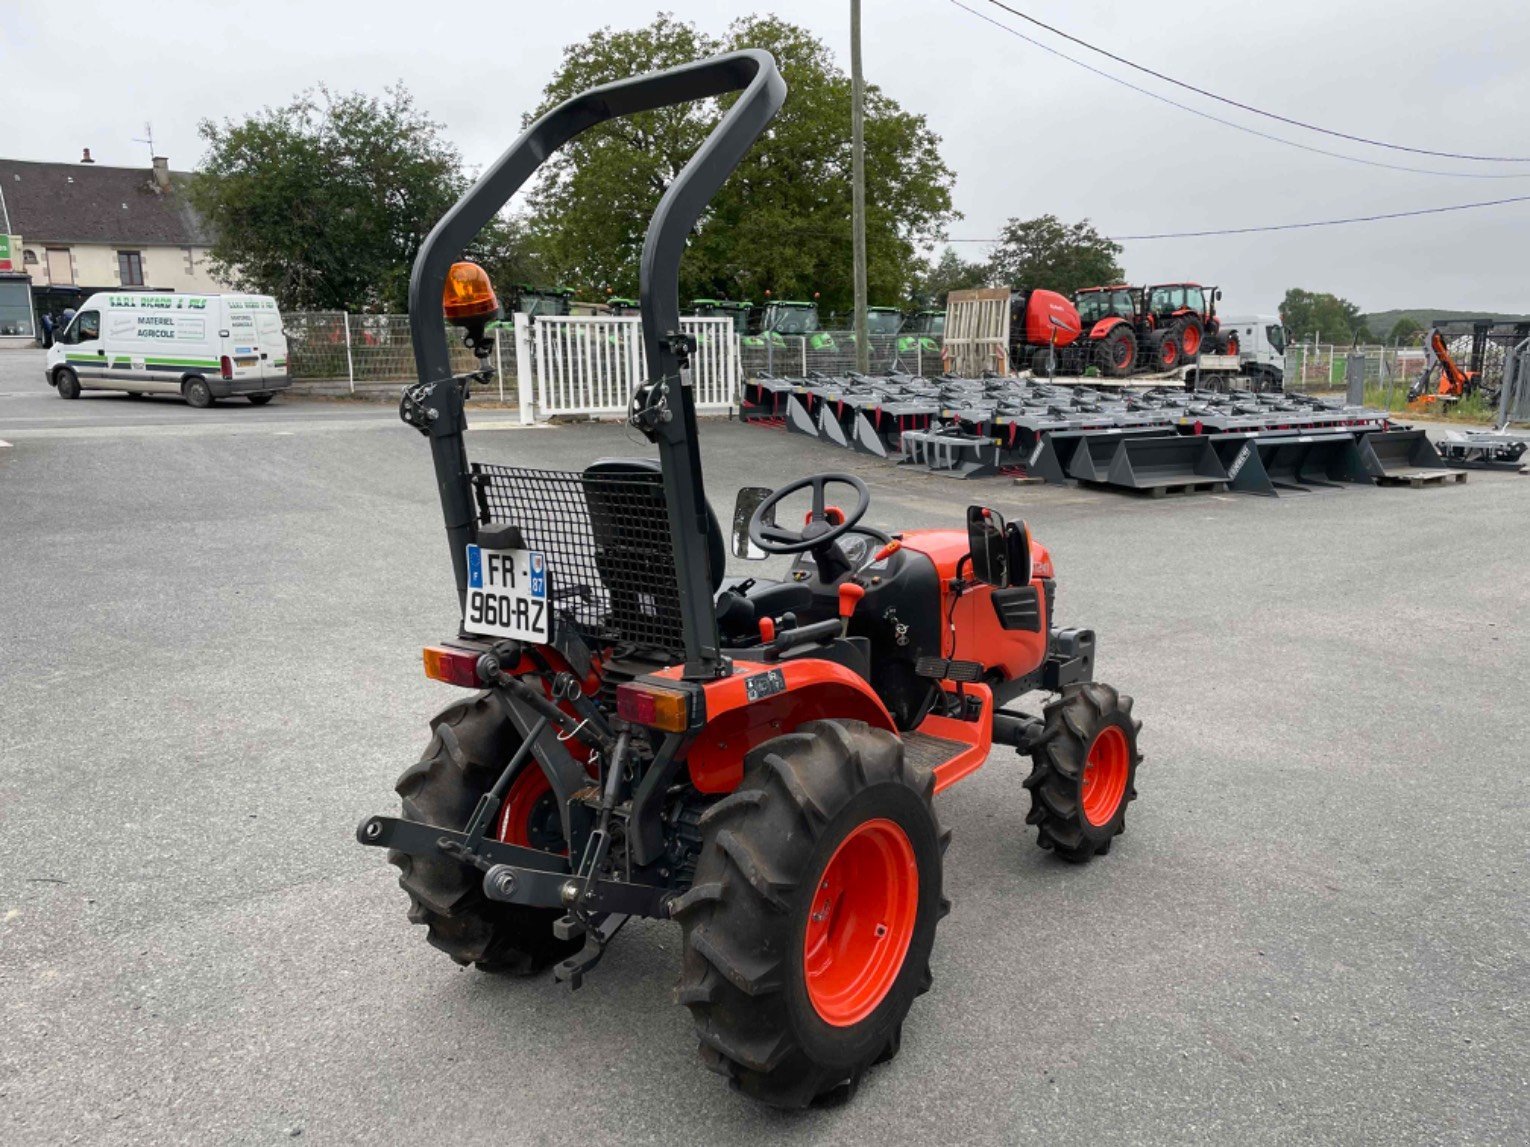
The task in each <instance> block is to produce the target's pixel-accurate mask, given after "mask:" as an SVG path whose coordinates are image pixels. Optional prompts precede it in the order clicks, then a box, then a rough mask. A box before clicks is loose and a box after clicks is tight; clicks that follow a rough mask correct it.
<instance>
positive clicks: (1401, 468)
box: [1360, 430, 1449, 482]
mask: <svg viewBox="0 0 1530 1147" xmlns="http://www.w3.org/2000/svg"><path fill="white" fill-rule="evenodd" d="M1360 461H1361V465H1363V466H1364V467H1365V472H1366V473H1367V474H1369V475H1370V476H1371V477H1372V478H1374V479H1376V481H1378V482H1389V481H1401V480H1410V479H1413V478H1424V477H1428V476H1431V475H1433V474H1435V473H1439V472H1445V473H1449V470H1448V469H1447V467H1446V465H1445V460H1444V459H1443V458H1441V457H1440V452H1439V451H1438V450H1436V449H1435V448H1434V443H1433V442H1430V441H1429V436H1428V435H1427V434H1425V433H1424V432H1423V431H1422V430H1373V431H1371V432H1370V433H1368V434H1363V435H1361V436H1360Z"/></svg>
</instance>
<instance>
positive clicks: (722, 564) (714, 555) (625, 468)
mask: <svg viewBox="0 0 1530 1147" xmlns="http://www.w3.org/2000/svg"><path fill="white" fill-rule="evenodd" d="M584 473H585V476H586V477H608V478H620V477H622V476H623V475H627V474H660V473H662V471H661V469H660V467H659V460H658V459H657V458H601V459H599V460H598V461H596V462H592V463H590V465H588V466H586V467H585V468H584ZM592 489H594V490H596V493H595V496H594V498H593V499H591V496H590V491H591V490H592ZM585 497H586V499H587V500H589V501H590V521H591V525H592V526H596V529H597V532H598V531H599V529H600V528H601V527H600V526H598V525H596V523H595V516H596V514H597V513H601V514H602V515H603V517H607V518H608V520H607V521H606V522H605V525H606V526H607V527H608V528H614V529H615V531H616V532H617V533H618V534H619V533H620V532H621V524H622V518H623V517H624V516H625V515H626V513H627V510H625V509H621V508H619V507H617V506H614V505H610V504H609V503H608V502H607V500H606V499H603V498H602V497H601V493H600V490H599V484H598V483H594V484H590V485H587V486H586V493H585ZM652 499H653V500H652V504H651V506H650V507H648V508H649V509H651V510H652V512H654V513H656V514H658V513H663V514H665V515H666V516H665V518H664V521H665V523H666V524H667V523H668V521H669V519H668V516H667V515H668V505H667V503H666V502H665V500H664V487H663V486H662V485H660V484H658V483H655V484H654V487H653V495H652ZM603 502H605V503H606V504H605V505H604V506H603V508H602V509H597V503H603ZM670 554H671V551H669V550H666V551H665V561H672V558H671V557H670ZM727 565H728V543H727V541H726V540H725V539H724V538H723V532H722V526H721V525H719V524H718V521H717V515H716V514H715V513H713V511H712V503H711V502H708V503H707V568H708V570H709V572H710V573H711V577H712V592H713V593H716V592H717V591H718V590H719V589H721V588H722V583H723V578H724V576H726V573H727Z"/></svg>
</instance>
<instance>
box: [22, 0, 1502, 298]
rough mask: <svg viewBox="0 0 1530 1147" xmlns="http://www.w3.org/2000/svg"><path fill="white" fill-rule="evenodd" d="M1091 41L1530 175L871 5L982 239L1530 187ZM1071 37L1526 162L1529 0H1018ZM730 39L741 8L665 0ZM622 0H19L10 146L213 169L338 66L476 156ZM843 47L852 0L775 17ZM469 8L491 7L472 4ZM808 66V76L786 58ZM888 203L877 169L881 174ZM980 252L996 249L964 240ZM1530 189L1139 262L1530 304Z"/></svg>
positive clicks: (1342, 289) (1128, 229)
mask: <svg viewBox="0 0 1530 1147" xmlns="http://www.w3.org/2000/svg"><path fill="white" fill-rule="evenodd" d="M965 2H966V3H968V4H969V5H970V6H972V7H975V8H983V9H986V10H988V11H989V12H990V14H991V15H993V16H994V17H996V18H998V19H1000V20H1003V21H1005V22H1007V23H1009V24H1011V25H1012V26H1016V27H1019V28H1021V29H1022V30H1025V31H1026V32H1027V33H1028V34H1032V35H1036V36H1037V37H1038V38H1041V39H1043V40H1048V41H1049V42H1051V43H1054V44H1056V46H1058V47H1059V48H1061V49H1063V50H1066V51H1068V52H1069V53H1070V54H1074V55H1080V56H1084V58H1087V59H1089V62H1090V63H1092V64H1096V65H1097V66H1099V67H1101V68H1103V69H1105V70H1109V71H1112V72H1113V73H1114V74H1117V75H1121V76H1123V77H1126V78H1128V79H1131V80H1132V82H1140V83H1142V84H1143V85H1145V86H1151V87H1154V88H1155V89H1156V90H1160V91H1162V92H1164V93H1165V94H1168V95H1171V96H1172V97H1174V98H1176V99H1180V100H1181V101H1182V102H1188V103H1191V104H1193V105H1194V106H1197V107H1201V108H1204V109H1206V110H1208V111H1211V112H1214V113H1215V114H1219V115H1225V117H1226V118H1231V119H1236V120H1238V121H1240V122H1243V123H1247V124H1250V125H1252V126H1255V127H1259V128H1261V129H1263V130H1267V131H1270V132H1272V133H1274V134H1283V135H1287V136H1289V137H1290V138H1295V139H1299V140H1301V141H1302V142H1304V143H1308V144H1311V145H1315V146H1319V147H1325V148H1330V149H1332V150H1336V151H1346V152H1350V153H1352V154H1361V155H1364V156H1366V157H1367V158H1372V159H1378V160H1383V161H1388V162H1399V163H1403V164H1405V165H1410V166H1419V167H1431V166H1433V167H1438V168H1441V169H1447V170H1458V171H1459V170H1474V171H1491V172H1500V171H1505V170H1507V171H1511V172H1523V173H1524V175H1525V177H1524V178H1514V179H1468V178H1439V177H1430V176H1424V175H1413V174H1407V173H1402V172H1393V171H1383V170H1377V169H1373V168H1367V167H1362V166H1359V165H1356V164H1351V163H1345V162H1342V161H1339V160H1335V159H1328V158H1325V157H1323V156H1317V155H1311V154H1307V153H1304V152H1300V151H1297V150H1294V149H1291V148H1287V147H1282V146H1280V145H1278V144H1275V143H1270V142H1267V141H1264V140H1260V139H1256V138H1253V137H1251V136H1248V135H1245V134H1243V133H1241V132H1237V131H1234V130H1231V129H1229V128H1226V127H1223V126H1220V125H1218V124H1215V123H1210V122H1207V121H1205V120H1202V119H1198V118H1196V117H1194V116H1191V115H1188V114H1186V113H1184V112H1180V111H1176V110H1174V109H1172V108H1168V107H1165V106H1164V105H1162V104H1159V103H1156V102H1155V101H1153V100H1150V99H1148V98H1146V97H1144V96H1141V95H1138V94H1136V93H1134V92H1130V91H1128V90H1126V89H1124V88H1121V87H1119V86H1117V85H1115V84H1112V83H1110V82H1109V81H1107V80H1104V79H1101V78H1099V77H1098V76H1094V75H1091V74H1089V73H1087V72H1084V71H1082V70H1081V69H1078V68H1075V67H1074V66H1072V65H1070V64H1067V63H1065V62H1063V61H1061V60H1058V59H1056V58H1055V57H1053V56H1050V55H1048V54H1046V53H1045V52H1042V51H1041V50H1039V49H1037V48H1035V47H1032V46H1030V45H1029V44H1026V43H1024V42H1022V41H1020V40H1018V39H1015V38H1014V37H1012V36H1009V35H1007V34H1005V33H1003V32H1000V31H998V30H997V29H995V28H993V27H992V26H991V25H988V24H984V23H982V22H980V21H978V20H977V19H975V18H974V17H972V16H970V15H968V14H967V13H965V12H963V11H961V10H959V9H957V8H955V7H953V6H952V5H951V4H950V3H949V2H948V0H864V5H863V7H864V39H865V66H866V72H867V77H868V79H869V80H871V81H872V82H875V83H877V84H879V85H881V87H882V88H884V89H885V90H886V91H887V92H888V93H889V94H890V95H892V96H893V97H894V98H895V99H897V100H898V101H899V102H900V103H901V104H902V105H903V106H904V107H905V108H908V109H910V110H914V111H920V112H923V113H924V114H925V115H927V116H928V117H929V121H930V124H931V126H932V127H933V128H934V129H935V131H937V132H938V133H939V134H940V135H941V136H942V137H943V139H944V154H945V157H946V161H947V163H948V164H949V165H950V166H951V167H952V169H953V170H954V171H955V172H956V176H957V184H956V192H955V200H956V206H957V208H958V209H959V210H960V211H962V212H963V214H964V215H965V218H964V219H961V220H958V221H956V222H955V223H953V224H952V227H951V234H952V236H953V237H978V238H982V237H988V236H992V235H993V234H995V233H996V230H997V228H998V226H999V225H1000V224H1001V223H1002V222H1003V220H1004V219H1005V218H1007V217H1009V216H1021V217H1029V216H1034V215H1040V214H1044V213H1047V212H1052V213H1055V214H1057V215H1059V216H1061V217H1062V218H1063V219H1065V220H1073V219H1076V218H1080V217H1083V216H1088V217H1089V218H1091V219H1093V220H1094V221H1095V223H1096V224H1097V225H1098V226H1099V227H1100V228H1101V230H1103V231H1105V232H1107V233H1113V234H1123V235H1124V234H1139V233H1147V232H1156V231H1182V230H1196V229H1202V228H1216V227H1235V226H1247V225H1257V224H1265V223H1283V222H1300V221H1306V220H1312V219H1323V218H1333V217H1339V216H1348V215H1360V214H1371V213H1376V212H1385V211H1399V210H1408V209H1412V208H1419V207H1430V206H1443V205H1448V204H1455V203H1469V202H1474V201H1477V200H1485V199H1499V198H1504V197H1507V196H1512V195H1530V164H1522V165H1518V166H1517V167H1514V166H1510V167H1504V166H1502V165H1500V166H1490V165H1483V164H1469V163H1462V162H1457V161H1449V160H1432V159H1427V158H1422V157H1408V156H1404V155H1401V154H1399V153H1387V152H1382V151H1379V150H1377V149H1372V148H1364V147H1360V146H1356V145H1350V144H1345V143H1343V142H1341V141H1334V140H1325V139H1324V138H1323V137H1319V136H1315V135H1312V134H1311V133H1305V132H1301V131H1299V130H1298V129H1294V128H1285V127H1283V126H1281V125H1277V124H1273V123H1270V122H1268V121H1261V120H1259V119H1256V118H1255V117H1252V116H1249V115H1247V114H1245V113H1241V112H1237V111H1233V110H1231V109H1226V108H1223V107H1220V106H1218V105H1214V104H1211V103H1209V102H1208V101H1205V100H1203V99H1201V98H1200V97H1196V96H1191V95H1188V94H1186V93H1182V92H1178V91H1176V90H1174V89H1171V88H1168V87H1166V86H1164V85H1161V84H1158V83H1157V81H1153V80H1150V79H1148V78H1145V77H1141V76H1139V75H1134V74H1132V73H1129V72H1127V71H1126V70H1125V69H1124V68H1122V67H1120V66H1119V65H1115V64H1112V63H1109V62H1108V61H1104V60H1103V59H1100V58H1098V57H1090V56H1088V55H1087V54H1086V53H1084V52H1083V50H1082V49H1078V48H1076V47H1071V46H1069V45H1066V44H1063V43H1060V42H1057V41H1055V40H1051V38H1050V37H1048V36H1047V35H1046V34H1045V33H1037V32H1035V31H1034V30H1032V29H1029V28H1027V27H1026V26H1025V25H1022V24H1021V23H1020V22H1019V21H1018V20H1016V19H1015V18H1013V17H1011V16H1008V15H1007V14H1005V13H1004V12H1002V11H1000V10H998V9H993V8H989V6H988V5H987V4H986V3H985V0H965ZM1008 2H1009V3H1010V4H1011V6H1013V7H1016V8H1020V9H1022V10H1025V11H1030V12H1032V13H1033V14H1034V15H1036V16H1037V17H1039V18H1041V19H1043V20H1046V21H1048V22H1050V23H1054V24H1056V25H1058V26H1059V27H1061V28H1064V29H1065V30H1067V31H1070V32H1072V33H1073V34H1075V35H1077V36H1080V37H1082V38H1084V39H1088V40H1090V41H1092V42H1095V43H1098V44H1100V45H1101V46H1103V47H1106V48H1110V49H1112V50H1114V51H1117V52H1118V53H1120V54H1122V55H1125V56H1127V57H1129V58H1132V59H1134V60H1137V61H1138V62H1140V63H1143V64H1146V65H1148V66H1150V67H1155V68H1157V69H1158V70H1160V71H1163V72H1166V73H1168V74H1169V75H1172V76H1177V77H1179V78H1181V79H1184V80H1187V81H1189V82H1191V83H1195V84H1197V85H1198V86H1201V87H1204V88H1208V89H1210V90H1212V91H1216V92H1220V93H1222V94H1224V95H1228V96H1231V97H1233V98H1236V99H1239V100H1242V101H1244V102H1247V103H1250V104H1254V105H1257V106H1261V107H1265V108H1268V109H1269V110H1272V111H1277V112H1280V113H1282V114H1285V115H1289V116H1292V117H1295V118H1298V119H1305V120H1309V121H1312V122H1317V123H1321V124H1323V125H1325V126H1330V127H1334V128H1337V129H1339V130H1346V131H1351V132H1353V133H1355V134H1359V135H1367V136H1371V137H1374V138H1380V139H1385V140H1390V141H1393V142H1398V143H1404V144H1410V145H1413V146H1419V147H1427V148H1434V149H1438V150H1445V151H1461V152H1476V153H1482V154H1491V155H1499V154H1506V155H1530V121H1527V119H1526V116H1525V113H1524V109H1525V106H1526V104H1527V97H1530V66H1527V65H1530V54H1527V49H1530V16H1527V15H1526V9H1525V8H1524V7H1523V6H1522V5H1519V4H1514V3H1507V2H1506V3H1489V2H1486V0H1462V2H1460V3H1455V4H1450V5H1442V4H1440V3H1439V2H1438V0H1387V2H1386V3H1382V2H1381V0H1351V2H1349V3H1335V2H1333V0H1328V2H1324V3H1318V2H1315V0H1290V2H1287V3H1283V4H1271V3H1268V2H1260V3H1249V2H1242V3H1239V2H1229V3H1220V4H1206V5H1200V4H1191V5H1187V6H1180V7H1171V8H1165V7H1164V6H1163V5H1145V4H1120V3H1105V2H1097V0H1080V2H1076V3H1072V4H1069V3H1063V2H1059V0H1008ZM664 7H665V8H666V9H668V10H672V11H673V12H674V13H675V14H676V15H677V16H679V17H681V18H684V19H691V20H694V21H695V22H697V23H698V24H700V25H701V26H702V27H703V28H705V29H707V30H709V31H713V32H721V31H722V30H723V28H724V27H725V26H726V24H727V22H728V20H729V17H730V13H733V12H737V11H739V10H740V9H739V8H737V7H736V6H733V5H726V4H717V3H699V2H694V0H672V2H671V3H669V4H666V5H665V6H664ZM657 10H658V9H655V8H649V7H645V6H643V5H641V4H639V3H633V2H631V0H627V2H624V3H616V2H612V0H584V2H582V3H578V4H568V3H553V4H549V3H544V2H537V3H473V4H450V3H437V4H422V3H420V2H419V0H411V2H408V3H404V2H400V0H367V2H366V3H338V2H325V3H317V2H315V0H307V2H304V3H291V2H288V0H258V2H250V3H239V4H226V3H215V2H213V0H204V2H203V3H190V2H184V0H155V2H154V3H152V4H149V5H139V6H131V7H129V8H124V7H123V6H122V5H121V4H120V3H96V2H94V0H76V2H75V3H72V4H68V5H60V4H58V3H57V2H56V0H54V2H49V3H44V2H42V0H7V2H6V3H5V4H4V6H3V8H0V155H5V156H9V157H14V158H21V159H39V160H41V159H52V160H64V161H70V160H76V159H78V158H79V154H80V149H81V148H82V147H89V148H90V149H91V151H92V154H93V155H94V156H95V157H96V159H97V160H98V161H99V162H103V163H114V164H133V165H140V164H144V165H146V162H147V157H148V150H147V148H146V147H145V146H144V145H143V144H140V143H135V142H133V141H134V138H135V137H141V136H142V135H143V125H144V122H145V121H152V123H153V125H154V137H155V142H156V145H157V150H158V151H160V152H161V153H162V154H166V155H168V156H169V157H170V160H171V164H172V166H174V167H176V168H189V167H193V166H195V163H196V161H197V159H198V158H199V157H200V155H201V153H202V145H201V141H200V140H199V139H198V137H197V135H196V125H197V122H198V120H199V119H201V118H202V117H204V116H210V117H213V118H218V119H221V118H223V117H227V116H233V117H239V116H243V115H245V114H247V113H249V112H251V111H254V110H256V109H258V108H260V107H261V106H263V105H267V104H280V103H284V102H286V101H287V100H288V99H289V98H290V97H291V96H292V95H293V94H294V93H295V92H297V91H299V90H300V89H302V88H304V87H307V86H309V85H312V84H314V83H317V82H319V81H324V82H326V83H328V84H329V85H331V86H332V87H335V88H338V89H342V90H345V89H352V88H358V89H361V90H364V91H369V92H380V91H381V89H382V87H383V86H384V85H385V84H388V83H390V82H392V81H394V80H399V79H401V80H403V81H404V82H405V83H406V84H407V85H408V86H409V88H410V89H411V90H412V91H413V92H414V94H415V96H416V97H417V99H418V100H419V102H420V104H421V106H422V107H423V108H424V109H425V110H426V111H427V112H428V113H429V114H430V115H431V116H432V117H434V118H435V119H437V120H439V121H441V122H442V123H444V124H445V125H446V131H447V134H448V136H449V137H450V138H451V139H452V140H453V141H454V142H455V143H456V144H457V145H458V146H459V147H460V148H461V149H462V151H463V153H464V154H465V156H466V157H467V159H468V161H469V163H471V164H473V165H475V166H480V167H481V166H482V165H484V164H486V163H487V162H488V161H489V160H491V159H492V158H493V157H494V156H495V155H496V154H498V152H499V151H500V150H502V149H503V148H504V147H505V146H506V145H507V144H508V143H509V142H510V141H511V139H513V137H514V135H515V133H516V131H517V128H518V125H519V122H520V116H521V113H522V112H524V111H525V110H527V109H528V108H530V107H532V106H533V105H534V104H535V103H536V102H537V98H538V95H539V93H540V91H541V88H542V86H543V84H544V83H545V82H546V81H547V79H548V77H549V75H550V74H551V72H552V70H553V68H554V67H555V66H556V65H557V63H558V61H559V58H560V52H561V49H562V48H563V46H564V45H566V44H568V43H571V42H573V41H575V40H578V39H580V38H582V37H583V36H584V35H586V34H587V33H589V32H590V31H592V30H593V29H595V28H597V27H600V26H602V25H612V26H615V27H629V26H634V25H638V24H642V23H645V22H646V21H647V20H648V19H650V18H651V17H652V15H653V13H654V12H655V11H657ZM762 10H769V11H774V12H775V13H776V14H778V15H780V16H782V17H784V18H786V19H789V20H792V21H794V22H797V23H800V24H803V25H805V26H807V27H808V28H810V29H812V30H813V31H814V32H815V33H817V34H818V35H819V36H820V37H822V38H823V39H824V40H826V41H827V42H828V43H829V44H830V46H831V47H832V48H833V49H834V50H835V52H836V53H837V54H838V55H839V57H840V59H841V62H842V64H843V65H844V66H845V67H846V68H848V66H849V49H848V26H849V18H848V12H849V5H848V2H846V0H839V2H834V0H778V2H776V3H774V4H772V5H770V6H769V8H768V9H762ZM457 12H464V13H470V14H471V21H470V22H469V21H465V20H463V19H461V18H454V17H453V13H457ZM788 80H789V77H788ZM869 191H870V194H871V195H872V196H874V195H875V192H876V189H875V188H871V189H869ZM959 249H961V250H962V251H964V253H966V254H968V256H969V257H976V256H978V255H980V254H981V253H982V252H983V251H984V248H983V247H982V246H981V245H979V244H961V245H960V247H959ZM1527 255H1530V203H1522V204H1513V205H1508V206H1504V207H1497V208H1486V209H1481V210H1477V211H1470V212H1459V213H1455V214H1449V215H1441V216H1434V217H1425V218H1422V219H1412V220H1399V221H1394V222H1384V223H1373V224H1361V225H1355V226H1350V227H1343V228H1325V229H1320V230H1314V231H1307V232H1290V233H1285V234H1275V235H1253V236H1236V237H1225V238H1202V239H1183V240H1163V241H1156V242H1135V243H1129V244H1127V246H1126V254H1125V256H1124V260H1123V261H1124V263H1125V265H1126V269H1127V273H1128V275H1129V277H1130V278H1131V279H1132V280H1134V281H1144V280H1172V279H1180V278H1193V279H1198V280H1199V281H1201V282H1206V283H1219V284H1221V286H1222V287H1223V289H1224V292H1225V298H1224V301H1223V304H1222V309H1223V310H1224V312H1226V313H1234V312H1240V311H1254V310H1257V311H1272V310H1273V309H1274V308H1275V306H1276V304H1277V303H1278V302H1279V300H1280V297H1281V295H1282V294H1283V293H1284V291H1285V289H1286V288H1287V287H1305V288H1307V289H1309V290H1329V291H1334V292H1337V293H1339V294H1341V295H1344V296H1346V297H1348V298H1350V299H1353V300H1354V301H1355V302H1357V303H1359V304H1360V305H1361V306H1362V307H1363V308H1364V309H1366V310H1382V309H1386V308H1389V307H1396V306H1433V307H1442V308H1444V307H1448V308H1458V309H1482V310H1503V311H1523V310H1530V284H1527V282H1526V279H1527V276H1526V275H1525V273H1524V271H1523V269H1522V268H1523V266H1524V261H1525V259H1526V257H1527Z"/></svg>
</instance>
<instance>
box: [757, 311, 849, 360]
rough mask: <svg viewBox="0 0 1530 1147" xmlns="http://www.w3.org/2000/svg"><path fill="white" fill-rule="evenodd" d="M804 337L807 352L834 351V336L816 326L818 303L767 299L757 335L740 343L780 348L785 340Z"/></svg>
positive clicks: (835, 345)
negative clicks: (767, 344) (768, 344)
mask: <svg viewBox="0 0 1530 1147" xmlns="http://www.w3.org/2000/svg"><path fill="white" fill-rule="evenodd" d="M797 337H801V338H805V339H806V340H807V345H808V349H809V350H817V351H837V350H838V349H839V344H838V343H836V342H835V341H834V336H833V335H831V334H830V333H829V332H828V331H826V330H822V329H820V327H819V323H818V304H817V303H816V302H811V303H810V302H806V301H802V300H796V299H771V300H770V301H769V302H767V303H766V304H765V309H764V311H763V313H762V314H761V316H760V332H759V334H756V335H748V336H746V337H745V338H744V340H743V345H744V346H746V347H763V346H765V345H766V343H767V341H768V342H769V343H770V345H772V346H775V347H780V348H784V347H785V346H786V340H787V339H788V338H797Z"/></svg>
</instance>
